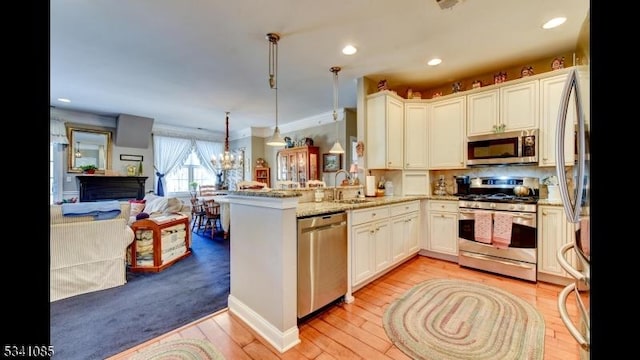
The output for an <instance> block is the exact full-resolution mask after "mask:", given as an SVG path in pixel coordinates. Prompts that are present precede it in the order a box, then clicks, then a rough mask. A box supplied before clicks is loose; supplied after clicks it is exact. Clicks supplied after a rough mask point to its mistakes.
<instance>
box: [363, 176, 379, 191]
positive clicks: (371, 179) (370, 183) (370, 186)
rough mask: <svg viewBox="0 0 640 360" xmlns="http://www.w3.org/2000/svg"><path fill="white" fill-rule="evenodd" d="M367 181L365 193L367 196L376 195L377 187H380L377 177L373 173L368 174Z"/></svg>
mask: <svg viewBox="0 0 640 360" xmlns="http://www.w3.org/2000/svg"><path fill="white" fill-rule="evenodd" d="M365 183H366V189H365V191H364V194H365V195H366V196H376V189H377V188H378V186H377V184H376V177H375V176H373V175H368V176H367V179H366V180H365Z"/></svg>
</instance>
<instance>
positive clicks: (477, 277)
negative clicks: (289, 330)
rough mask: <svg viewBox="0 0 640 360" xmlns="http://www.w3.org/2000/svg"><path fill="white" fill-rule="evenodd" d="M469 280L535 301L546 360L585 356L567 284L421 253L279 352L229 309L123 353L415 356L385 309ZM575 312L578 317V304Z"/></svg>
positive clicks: (120, 358) (321, 359)
mask: <svg viewBox="0 0 640 360" xmlns="http://www.w3.org/2000/svg"><path fill="white" fill-rule="evenodd" d="M436 278H452V279H466V280H473V281H478V282H482V283H484V284H487V285H491V286H495V287H498V288H501V289H504V290H507V291H509V292H511V293H512V294H514V295H517V296H519V297H521V298H522V299H524V300H525V301H527V302H529V303H530V304H532V305H534V306H535V307H536V308H537V309H538V311H539V312H540V313H541V314H542V315H543V316H544V321H545V326H546V329H545V343H544V359H545V360H574V359H579V346H578V345H577V342H576V341H575V340H574V339H573V337H571V335H570V334H569V332H568V330H567V329H566V327H565V326H564V324H563V323H562V320H561V319H560V317H559V314H558V309H557V299H558V294H559V292H560V291H561V290H562V287H560V286H557V285H553V284H549V283H544V282H540V281H538V283H535V284H534V283H531V282H527V281H524V280H517V279H512V278H507V277H503V276H499V275H493V274H489V273H485V272H482V271H478V270H472V269H467V268H462V267H460V266H458V264H456V263H451V262H447V261H442V260H437V259H432V258H428V257H423V256H417V257H415V258H413V259H411V260H409V261H408V262H406V263H404V264H402V265H401V266H399V267H398V268H396V269H394V270H393V271H391V272H389V273H388V274H386V275H384V276H383V277H381V278H379V279H378V280H376V281H374V282H372V283H371V284H369V285H367V286H366V287H364V288H362V289H360V290H359V291H357V292H355V293H354V296H355V301H354V302H353V303H351V304H344V303H342V304H337V305H333V306H332V307H330V308H328V309H327V310H326V311H324V312H321V313H319V314H318V315H316V316H314V317H313V318H311V319H309V320H307V321H305V322H304V323H303V324H300V325H299V330H300V340H301V343H300V344H298V345H296V346H295V347H293V348H292V349H290V350H289V351H287V352H286V353H284V354H281V353H279V352H278V351H277V350H275V349H274V348H273V347H272V346H271V345H269V344H268V343H267V342H266V341H264V340H263V339H262V338H261V337H260V336H259V335H257V334H256V333H255V332H254V331H253V330H252V329H250V328H249V327H248V326H246V325H245V324H244V323H243V322H242V321H241V320H240V319H238V318H237V317H235V316H234V315H232V314H230V313H229V312H228V311H227V310H226V309H225V310H222V311H219V312H217V313H215V314H212V315H209V316H206V317H204V318H202V319H200V320H198V321H195V322H193V323H191V324H189V325H187V326H184V327H182V328H179V329H176V330H174V331H172V332H170V333H167V334H165V335H162V336H160V337H158V338H155V339H152V340H150V341H148V342H145V343H143V344H141V345H139V346H136V347H133V348H131V349H129V350H127V351H124V352H122V353H120V354H117V355H115V356H113V357H111V358H109V359H108V360H124V359H128V358H129V357H131V356H132V355H133V354H134V353H136V352H138V351H142V350H144V349H146V348H148V347H149V346H152V345H154V344H157V343H158V342H164V341H168V340H173V339H178V338H198V339H208V340H209V341H211V342H212V343H213V344H215V346H216V347H217V348H218V349H219V350H220V352H222V353H223V354H224V356H225V357H226V358H227V359H228V360H236V359H261V360H263V359H264V360H269V359H317V360H328V359H367V360H369V359H409V357H408V356H406V355H405V354H404V353H403V352H402V351H400V350H399V349H398V348H397V347H396V346H394V345H392V344H391V342H390V341H389V339H388V337H387V336H386V334H385V331H384V328H383V327H382V315H383V313H384V310H385V308H386V307H387V305H389V304H390V303H391V302H393V301H394V300H395V299H396V298H398V297H399V296H400V295H402V294H403V293H404V292H405V291H407V290H408V289H409V288H411V287H412V286H414V285H416V284H418V283H420V282H422V281H424V280H428V279H436ZM568 307H569V309H568V311H569V314H570V315H571V316H572V318H573V319H574V323H576V324H577V323H578V322H577V318H578V315H577V314H578V311H577V308H576V305H575V303H572V302H569V303H568Z"/></svg>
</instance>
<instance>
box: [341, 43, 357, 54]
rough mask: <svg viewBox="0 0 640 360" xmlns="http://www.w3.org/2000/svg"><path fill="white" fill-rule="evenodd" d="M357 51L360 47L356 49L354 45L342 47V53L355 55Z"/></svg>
mask: <svg viewBox="0 0 640 360" xmlns="http://www.w3.org/2000/svg"><path fill="white" fill-rule="evenodd" d="M357 52H358V49H356V48H355V47H354V46H353V45H347V46H345V47H344V48H343V49H342V53H343V54H345V55H353V54H355V53H357Z"/></svg>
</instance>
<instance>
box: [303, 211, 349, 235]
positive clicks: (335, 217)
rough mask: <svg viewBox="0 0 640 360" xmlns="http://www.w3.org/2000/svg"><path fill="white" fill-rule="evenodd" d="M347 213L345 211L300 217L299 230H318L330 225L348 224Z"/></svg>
mask: <svg viewBox="0 0 640 360" xmlns="http://www.w3.org/2000/svg"><path fill="white" fill-rule="evenodd" d="M346 223H347V214H346V213H344V212H341V213H337V214H327V215H317V216H313V217H308V218H301V219H298V230H299V231H301V232H306V231H309V230H317V229H320V228H326V227H330V226H332V225H334V226H335V225H338V226H342V225H346Z"/></svg>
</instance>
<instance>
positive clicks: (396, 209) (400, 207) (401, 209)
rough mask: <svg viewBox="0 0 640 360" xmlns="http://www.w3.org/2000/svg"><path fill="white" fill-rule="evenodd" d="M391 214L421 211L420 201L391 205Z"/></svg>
mask: <svg viewBox="0 0 640 360" xmlns="http://www.w3.org/2000/svg"><path fill="white" fill-rule="evenodd" d="M389 211H390V213H391V216H396V215H402V214H407V213H410V212H414V211H420V201H407V202H403V203H400V204H396V205H389Z"/></svg>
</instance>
